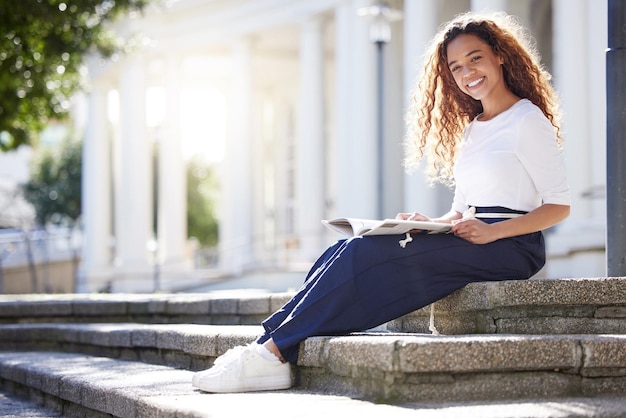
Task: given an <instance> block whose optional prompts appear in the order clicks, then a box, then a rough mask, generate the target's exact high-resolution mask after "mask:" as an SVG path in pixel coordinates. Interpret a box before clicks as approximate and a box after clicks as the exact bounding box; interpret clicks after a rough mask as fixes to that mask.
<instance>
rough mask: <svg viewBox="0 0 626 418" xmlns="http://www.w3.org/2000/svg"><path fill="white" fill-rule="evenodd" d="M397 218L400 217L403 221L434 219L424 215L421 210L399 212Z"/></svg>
mask: <svg viewBox="0 0 626 418" xmlns="http://www.w3.org/2000/svg"><path fill="white" fill-rule="evenodd" d="M396 219H400V220H402V221H426V222H431V221H432V219H430V218H429V217H428V216H426V215H422V214H421V213H419V212H410V213H398V214H397V215H396Z"/></svg>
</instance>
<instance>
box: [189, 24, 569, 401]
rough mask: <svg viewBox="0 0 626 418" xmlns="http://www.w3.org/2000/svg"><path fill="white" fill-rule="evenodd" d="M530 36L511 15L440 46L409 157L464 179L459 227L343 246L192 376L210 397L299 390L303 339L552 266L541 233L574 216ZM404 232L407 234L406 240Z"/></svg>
mask: <svg viewBox="0 0 626 418" xmlns="http://www.w3.org/2000/svg"><path fill="white" fill-rule="evenodd" d="M521 29H522V28H521V27H520V26H519V25H517V24H516V23H515V21H514V20H513V19H512V18H511V17H510V16H507V15H504V14H496V15H492V16H478V15H475V14H465V15H461V16H459V17H457V18H456V19H454V20H453V21H451V22H450V23H449V24H448V25H447V26H446V27H445V28H444V29H442V31H441V32H440V33H439V34H438V35H437V36H436V37H435V38H434V39H433V41H432V43H431V45H430V47H429V52H428V54H427V56H426V62H425V68H424V71H423V74H422V76H421V79H420V82H419V83H418V85H417V87H416V92H415V95H414V103H413V106H412V107H411V109H410V110H409V112H408V117H407V120H408V124H409V129H408V134H407V138H406V151H407V155H406V161H405V164H406V165H407V167H408V168H413V167H415V166H417V164H418V163H419V162H420V161H421V160H422V159H424V158H423V157H425V163H426V166H427V174H428V176H429V178H430V179H431V180H438V181H441V182H443V183H446V184H449V185H454V186H455V193H454V200H453V202H452V207H451V210H450V211H449V212H448V213H446V214H445V215H443V216H441V217H439V218H435V219H430V218H428V217H427V216H425V215H422V214H420V213H417V212H414V213H401V214H398V215H397V217H398V218H400V219H408V218H411V219H417V220H432V221H436V222H445V223H451V224H452V229H451V233H448V234H422V233H419V232H418V233H415V234H412V235H411V238H412V241H411V242H408V243H407V245H406V246H401V245H399V241H398V239H399V237H398V236H372V237H359V238H351V239H347V240H342V241H339V242H337V243H336V244H335V245H334V246H332V247H330V248H328V249H327V250H326V251H325V252H324V253H323V254H322V256H321V257H320V258H319V259H318V260H317V262H316V263H315V264H314V265H313V267H312V268H311V270H310V272H309V274H308V275H307V278H306V281H305V283H304V285H303V286H302V288H301V289H300V290H299V291H298V293H297V294H296V295H295V296H294V297H293V298H292V299H291V300H290V301H289V302H288V303H287V304H285V306H283V307H282V308H281V309H280V310H278V311H277V312H276V313H274V314H273V315H272V316H270V317H269V318H268V319H267V320H265V321H264V322H263V327H264V329H265V333H264V334H263V335H262V336H261V337H260V338H259V339H258V340H257V342H256V343H254V344H251V345H250V346H247V347H237V348H235V349H232V350H229V351H228V352H227V353H226V354H224V355H223V356H221V357H219V358H218V359H217V360H216V361H215V364H214V366H213V367H212V368H210V369H209V370H206V371H202V372H199V373H196V374H195V375H194V377H193V385H194V386H195V387H197V388H199V389H201V390H204V391H207V392H242V391H254V390H273V389H284V388H288V387H290V386H291V376H290V365H289V363H291V364H296V363H297V360H298V351H299V345H300V342H302V341H303V340H305V339H306V338H308V337H311V336H318V335H345V334H348V333H350V332H353V331H361V330H365V329H370V328H373V327H376V326H378V325H380V324H383V323H385V322H387V321H390V320H392V319H394V318H397V317H399V316H401V315H404V314H407V313H409V312H412V311H414V310H416V309H419V308H421V307H424V306H427V305H429V304H430V303H432V302H435V301H437V300H439V299H441V298H443V297H445V296H447V295H449V294H450V293H452V292H454V291H456V290H458V289H460V288H462V287H463V286H465V285H466V284H468V283H471V282H478V281H489V280H493V281H495V280H516V279H527V278H529V277H531V276H532V275H534V274H535V273H537V272H538V271H539V270H540V269H541V267H542V266H543V265H544V263H545V247H544V240H543V235H542V233H541V231H542V230H544V229H546V228H549V227H551V226H553V225H555V224H557V223H558V222H560V221H562V220H563V219H565V218H566V217H567V216H568V214H569V204H570V196H569V187H568V184H567V180H566V177H565V168H564V164H563V159H562V156H561V152H560V149H559V143H560V136H559V110H558V103H557V102H558V100H557V97H556V95H555V93H554V91H553V89H552V87H551V86H550V84H549V74H547V73H546V72H545V71H543V69H542V67H541V66H540V63H539V60H538V57H537V54H536V52H535V50H534V49H533V48H532V47H531V44H530V43H529V39H530V38H529V37H527V36H526V35H525V34H524V33H523V32H522V30H521ZM400 238H403V237H400Z"/></svg>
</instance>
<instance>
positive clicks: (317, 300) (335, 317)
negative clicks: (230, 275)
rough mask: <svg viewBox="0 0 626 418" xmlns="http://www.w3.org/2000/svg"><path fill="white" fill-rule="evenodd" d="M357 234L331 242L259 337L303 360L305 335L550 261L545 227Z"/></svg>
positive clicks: (513, 276)
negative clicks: (501, 233)
mask: <svg viewBox="0 0 626 418" xmlns="http://www.w3.org/2000/svg"><path fill="white" fill-rule="evenodd" d="M403 238H404V235H383V236H371V237H355V238H350V239H347V240H342V241H339V242H337V243H336V244H335V245H333V246H332V247H330V248H328V249H327V250H326V251H325V252H324V253H323V254H322V256H321V257H320V258H319V259H318V260H317V261H316V263H315V264H314V265H313V267H312V268H311V270H310V271H309V273H308V275H307V277H306V280H305V282H304V284H303V286H302V287H301V288H300V290H299V291H298V292H297V294H296V295H295V296H294V297H293V298H292V299H291V300H290V301H289V302H287V303H286V304H285V305H284V306H283V307H282V308H281V309H279V310H278V311H277V312H275V313H274V314H273V315H272V316H270V317H269V318H267V319H266V320H265V321H264V322H263V327H264V329H265V333H264V334H263V335H262V336H261V337H260V338H259V339H258V340H257V342H259V343H263V342H265V341H267V340H268V339H269V338H272V339H273V341H274V343H275V344H276V345H277V346H278V348H279V349H280V352H281V354H282V355H283V357H284V358H285V359H286V360H287V361H289V362H290V363H292V364H296V363H297V361H298V351H299V344H300V342H301V341H303V340H305V339H306V338H308V337H312V336H320V335H345V334H348V333H350V332H355V331H363V330H366V329H370V328H374V327H376V326H378V325H380V324H383V323H385V322H388V321H390V320H392V319H395V318H397V317H399V316H402V315H405V314H407V313H409V312H412V311H414V310H416V309H419V308H422V307H424V306H427V305H429V304H430V303H432V302H435V301H437V300H439V299H441V298H443V297H445V296H447V295H449V294H450V293H452V292H454V291H456V290H458V289H460V288H462V287H463V286H465V285H466V284H468V283H472V282H478V281H496V280H519V279H527V278H529V277H531V276H532V275H533V274H535V273H537V272H538V271H539V270H540V269H541V267H543V265H544V263H545V246H544V240H543V235H542V233H541V232H537V233H533V234H527V235H522V236H518V237H513V238H506V239H501V240H498V241H495V242H492V243H489V244H484V245H477V244H472V243H470V242H468V241H466V240H464V239H462V238H458V237H456V236H454V235H453V234H413V241H412V242H409V243H408V244H407V245H406V247H405V248H402V247H401V246H400V245H399V240H401V239H403Z"/></svg>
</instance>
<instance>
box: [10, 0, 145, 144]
mask: <svg viewBox="0 0 626 418" xmlns="http://www.w3.org/2000/svg"><path fill="white" fill-rule="evenodd" d="M148 2H150V0H72V1H68V0H0V28H1V29H0V151H6V150H11V149H15V148H17V147H18V146H20V145H22V144H33V143H34V142H35V141H36V137H37V133H38V132H40V131H41V130H42V129H43V128H44V127H45V126H46V125H47V123H48V121H49V120H50V119H52V118H54V119H62V118H64V117H66V115H67V112H68V110H69V101H70V98H71V97H72V95H73V94H74V93H75V92H76V91H78V90H79V89H81V88H82V85H81V76H80V74H81V66H82V64H83V61H84V59H85V57H86V56H87V55H89V54H91V53H99V54H100V55H102V56H103V57H110V56H112V55H113V54H115V53H120V52H123V51H124V48H127V47H128V44H126V45H125V44H124V43H123V42H121V40H120V39H118V38H117V37H116V36H115V35H114V33H113V32H112V31H110V30H109V29H107V25H108V24H109V23H110V22H112V21H114V20H115V19H116V18H117V17H119V16H121V15H122V14H127V13H131V12H139V11H141V10H143V8H144V7H145V6H146V5H147V4H148Z"/></svg>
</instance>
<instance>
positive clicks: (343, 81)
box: [334, 0, 378, 218]
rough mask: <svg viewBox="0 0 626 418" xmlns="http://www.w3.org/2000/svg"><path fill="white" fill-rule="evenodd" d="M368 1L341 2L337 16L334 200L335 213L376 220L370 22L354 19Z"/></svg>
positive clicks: (373, 92)
mask: <svg viewBox="0 0 626 418" xmlns="http://www.w3.org/2000/svg"><path fill="white" fill-rule="evenodd" d="M369 5H370V2H369V1H366V0H352V1H350V2H346V3H341V4H340V5H339V6H338V7H337V9H336V13H335V30H336V39H335V65H336V69H335V74H336V80H335V83H336V84H335V91H336V94H337V97H336V106H337V107H336V116H335V121H336V127H337V128H336V129H337V133H336V135H335V137H336V140H337V145H336V147H335V149H336V155H335V161H334V164H336V167H337V168H336V170H335V171H336V179H337V195H336V198H335V212H336V213H335V214H336V215H339V216H352V217H361V218H372V217H376V216H377V213H376V212H377V197H378V196H377V187H376V184H377V183H376V166H377V161H378V160H377V154H376V152H377V147H376V61H375V59H376V57H375V52H376V51H375V46H374V45H373V44H372V43H371V42H370V41H369V20H368V19H366V18H363V17H358V16H357V14H356V12H357V10H358V8H359V7H365V6H369Z"/></svg>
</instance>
